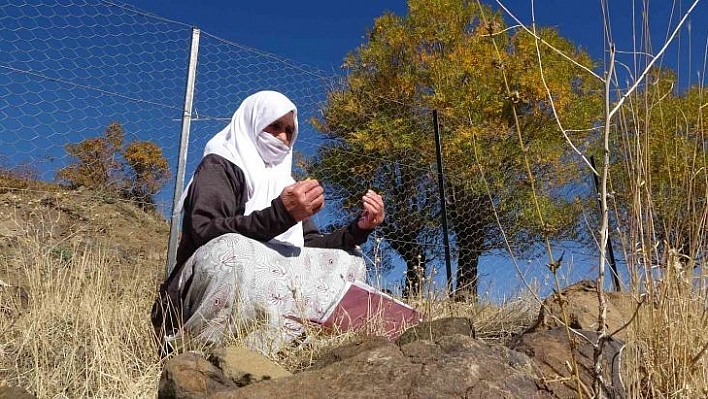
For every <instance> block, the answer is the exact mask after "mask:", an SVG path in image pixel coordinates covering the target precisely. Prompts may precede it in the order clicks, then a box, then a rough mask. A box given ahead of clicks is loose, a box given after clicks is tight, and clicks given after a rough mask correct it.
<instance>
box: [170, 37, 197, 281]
mask: <svg viewBox="0 0 708 399" xmlns="http://www.w3.org/2000/svg"><path fill="white" fill-rule="evenodd" d="M198 53H199V29H198V28H196V27H194V28H192V44H191V48H190V51H189V66H188V69H187V85H186V88H185V91H184V109H183V111H182V133H181V135H180V144H179V160H178V164H177V176H176V177H175V192H174V197H173V201H172V218H171V221H170V242H169V246H168V249H167V266H166V271H167V272H166V275H167V276H169V275H170V273H171V272H172V269H173V268H174V266H175V263H176V262H177V243H178V239H179V231H180V229H181V221H182V218H181V216H180V214H179V213H175V209H177V206H178V204H179V200H180V198H181V197H182V190H183V189H184V175H185V168H186V165H187V150H188V147H189V128H190V126H191V123H192V104H193V100H194V82H195V80H196V76H197V57H198Z"/></svg>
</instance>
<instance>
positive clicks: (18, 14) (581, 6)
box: [0, 0, 708, 292]
mask: <svg viewBox="0 0 708 399" xmlns="http://www.w3.org/2000/svg"><path fill="white" fill-rule="evenodd" d="M119 1H120V2H122V3H128V4H130V5H133V6H135V7H137V8H139V9H140V10H143V11H146V12H149V13H151V14H154V15H156V16H159V17H162V18H166V19H168V20H172V21H177V22H181V23H183V24H188V25H193V26H197V27H199V28H200V29H201V30H202V31H203V32H205V33H207V34H208V35H203V36H202V43H201V44H202V48H203V49H205V50H206V51H204V50H202V52H200V72H199V73H200V75H199V76H198V82H197V94H196V97H195V112H196V111H198V114H197V116H198V117H199V116H201V117H202V120H201V121H200V122H194V123H192V130H191V132H192V135H191V144H190V155H189V161H188V170H187V177H189V176H190V175H191V172H192V170H193V168H194V167H195V166H196V164H197V163H198V161H199V158H200V155H201V152H202V148H203V145H204V143H205V142H206V140H207V139H208V138H209V137H211V136H212V135H213V134H214V133H215V132H216V131H218V130H220V129H221V128H222V127H223V125H224V124H225V121H224V118H225V119H226V120H228V118H229V117H230V115H231V113H232V112H233V110H234V109H235V107H236V105H237V104H238V102H239V101H240V99H242V98H243V97H244V96H245V95H246V94H250V92H251V90H253V87H252V85H278V84H280V83H282V85H281V86H282V87H283V88H284V89H285V90H290V91H291V93H287V94H288V95H291V94H292V95H293V97H291V98H294V99H295V98H297V99H298V100H297V101H296V103H297V104H298V106H299V107H300V108H299V110H300V111H301V115H304V116H303V119H306V116H307V113H306V112H303V111H308V110H307V109H306V107H301V105H302V104H303V102H306V101H309V104H310V108H313V109H310V110H309V115H312V114H313V112H316V109H315V108H314V105H316V104H319V103H318V102H317V101H316V100H319V98H320V97H319V96H321V95H322V93H321V91H322V90H323V89H324V85H322V83H321V82H320V81H318V80H316V79H315V78H311V79H309V80H306V79H303V76H304V75H307V73H303V72H302V71H301V70H299V69H298V67H299V66H301V65H309V66H312V67H315V68H316V69H318V70H319V71H320V72H322V73H317V74H316V75H317V76H318V77H321V76H326V77H330V76H331V75H335V74H338V73H339V72H340V68H339V66H340V65H341V63H342V59H343V58H344V56H345V55H346V54H347V53H348V52H349V51H352V50H354V49H355V48H356V47H357V46H358V45H360V44H361V43H362V42H363V41H364V38H365V37H366V33H367V30H368V29H369V28H370V27H371V26H372V25H373V22H374V19H375V18H376V17H378V16H380V15H382V14H383V13H384V12H385V11H391V12H394V13H396V14H399V15H403V14H405V12H406V7H407V6H406V2H405V1H402V0H395V1H394V0H379V1H374V0H360V1H358V2H356V3H354V2H334V1H322V0H316V1H309V2H284V1H281V0H274V1H260V2H243V3H245V4H236V5H234V3H237V2H227V1H224V0H200V1H196V0H189V1H187V0H171V1H167V0H152V1H147V0H119ZM607 1H609V3H610V17H611V28H612V35H613V38H614V40H615V42H616V44H617V48H618V50H620V51H630V50H632V26H633V24H632V15H633V11H632V6H633V3H639V2H640V1H639V0H607ZM537 3H538V4H537V5H536V19H537V23H538V24H540V25H544V26H554V27H556V28H557V29H558V30H559V31H560V33H561V35H563V36H565V37H567V38H569V39H570V40H572V41H573V42H574V43H575V44H576V45H578V46H580V47H582V48H585V49H587V50H588V51H589V52H590V54H591V55H592V56H593V57H594V58H595V59H598V60H602V56H603V34H602V32H603V24H602V17H601V12H600V4H601V0H582V1H571V0H564V1H561V0H538V1H537ZM651 3H652V4H651V9H650V13H649V14H650V25H651V37H652V42H653V44H654V48H655V49H658V48H659V47H660V44H662V43H663V40H664V38H665V37H666V35H667V32H669V31H670V29H671V28H673V27H674V26H675V25H676V23H677V22H678V20H679V18H680V16H681V15H682V12H680V11H681V10H685V9H686V8H687V7H688V6H689V5H690V4H692V1H690V2H689V1H686V0H681V2H679V1H677V2H672V1H669V0H660V1H658V0H655V1H653V2H651ZM111 4H112V3H111V1H109V0H93V1H83V0H81V1H76V2H71V1H67V2H66V4H65V3H64V2H59V3H56V4H50V3H48V2H46V1H43V0H33V1H30V2H27V3H20V2H6V3H2V2H0V26H3V29H4V30H3V34H0V49H2V50H3V51H0V54H2V56H0V67H2V68H3V69H2V72H3V73H0V115H4V116H6V117H5V118H0V145H1V146H2V147H3V148H4V152H5V153H6V154H7V155H9V161H11V162H12V161H17V162H20V161H24V162H27V161H29V162H30V164H33V165H37V166H38V168H40V170H41V171H42V172H44V174H43V178H46V179H52V178H53V176H54V172H55V171H56V169H57V168H59V167H62V166H63V165H64V164H65V163H66V162H67V161H68V158H67V157H66V156H65V151H64V145H65V144H66V143H67V142H78V141H79V140H81V139H84V138H87V137H93V136H95V135H96V134H97V133H98V132H101V131H102V130H103V129H104V128H105V126H106V124H107V123H109V122H111V121H114V120H118V121H121V122H122V123H123V125H124V127H125V129H126V131H127V132H128V134H130V137H131V139H143V140H145V139H149V140H155V141H157V142H158V144H159V145H161V146H162V148H163V149H165V151H166V154H170V155H169V158H170V161H171V162H172V165H173V166H174V164H175V161H176V158H177V157H176V148H177V145H178V143H179V141H178V140H176V139H175V137H176V136H177V135H178V133H179V131H180V116H181V104H182V95H183V90H184V77H185V75H186V73H185V71H184V67H183V66H184V65H185V64H186V58H187V57H186V53H187V49H188V40H187V37H188V29H187V28H188V25H187V26H185V25H180V24H170V23H163V22H164V21H161V20H159V19H152V18H151V19H148V20H142V19H136V18H133V15H132V14H131V15H126V13H124V12H123V10H121V9H116V8H115V7H111V6H110V5H111ZM489 4H491V5H492V6H493V7H494V8H498V6H497V5H496V3H493V4H492V3H489ZM504 4H505V5H506V6H507V7H508V8H509V10H510V11H511V12H513V13H514V14H515V15H516V16H517V17H518V18H519V19H520V20H521V21H522V22H524V23H526V24H528V23H530V22H531V6H530V5H531V2H530V1H527V0H514V1H506V2H504ZM636 7H640V5H639V4H636ZM672 7H674V8H672ZM97 10H98V11H97ZM96 12H98V13H99V15H95V13H96ZM100 13H108V14H107V15H112V16H113V17H112V18H117V19H116V20H111V21H104V20H103V19H101V15H100ZM127 14H130V13H127ZM38 15H42V17H39V16H38ZM634 15H637V16H638V15H640V9H639V8H638V9H637V10H636V11H635V12H634ZM116 16H118V17H116ZM121 17H122V18H123V19H121ZM507 19H508V20H509V21H510V19H509V18H507ZM637 20H641V18H639V17H637ZM706 21H708V4H707V2H704V3H701V4H699V6H698V7H697V8H696V10H695V11H694V14H693V16H692V17H691V19H690V23H691V24H690V26H691V34H690V35H689V34H688V32H689V31H688V29H684V30H683V31H682V34H681V36H680V40H678V41H677V42H676V43H675V44H674V45H673V46H672V47H671V49H670V51H669V52H667V55H666V58H665V60H664V65H668V66H671V67H674V68H678V69H679V71H680V76H681V78H682V81H683V84H682V86H685V84H686V83H688V81H689V80H688V79H689V77H690V78H691V82H693V83H695V82H696V81H697V77H696V76H697V72H698V71H700V70H702V65H703V54H704V51H705V43H706V28H705V26H706V25H708V24H706V23H705V22H706ZM110 22H115V24H111V23H110ZM510 24H513V23H512V22H510ZM637 24H638V22H637ZM214 37H217V38H220V39H224V40H226V41H228V42H232V43H238V44H240V45H243V46H248V47H250V48H253V49H256V50H259V51H264V52H267V53H270V54H273V55H275V56H276V57H275V58H277V59H289V60H293V61H295V63H294V64H297V65H295V66H293V65H289V66H284V64H285V63H279V64H278V63H276V64H278V65H277V66H275V67H268V68H265V69H261V67H264V66H265V61H266V60H265V59H267V61H268V62H269V63H271V64H273V63H272V62H271V61H272V59H271V58H272V57H263V56H262V55H260V54H259V55H258V56H257V57H256V58H255V59H248V60H246V61H243V60H244V59H245V58H242V59H241V61H239V60H237V59H236V58H238V57H246V56H247V55H245V54H242V53H243V52H241V51H240V49H237V48H235V47H238V46H231V45H229V46H222V44H223V43H222V42H220V41H217V40H214ZM689 39H690V40H689ZM689 44H690V45H691V52H690V54H691V57H690V59H691V65H690V66H688V59H689V57H688V56H687V54H688V53H689V52H688V51H687V50H688V47H689ZM677 54H681V57H680V58H681V60H682V61H681V62H680V63H679V62H678V61H677V60H678V59H679V57H678V56H677ZM619 58H620V60H622V61H623V62H625V63H627V64H631V61H632V60H631V58H630V57H629V56H628V55H623V54H620V55H619ZM249 60H252V61H253V62H255V64H252V65H251V64H248V62H252V61H249ZM239 62H245V63H246V65H245V66H244V67H243V68H242V67H241V66H239ZM259 62H260V64H259ZM126 67H127V68H126ZM251 67H252V68H251ZM287 68H290V69H288V70H287V71H285V72H284V69H287ZM308 71H309V69H308ZM308 73H309V72H308ZM284 77H285V79H284ZM249 79H250V81H249ZM200 82H202V83H201V84H202V86H200ZM320 86H322V87H320ZM95 88H99V89H100V90H95ZM261 88H263V87H261ZM266 88H268V87H266ZM136 98H138V100H136ZM209 117H211V118H215V119H211V120H210V119H209ZM301 120H302V119H301ZM310 130H312V129H310ZM28 133H31V134H28ZM310 133H311V135H314V132H310ZM304 138H305V135H304V134H303V135H302V138H301V139H300V140H299V141H298V144H297V145H296V147H298V146H299V148H298V149H299V150H300V151H306V150H308V147H307V146H306V142H305V140H304ZM316 144H317V143H316V142H311V143H310V146H309V150H312V149H313V148H316ZM0 156H2V154H0ZM2 162H3V158H1V157H0V165H1V164H2ZM173 170H176V167H174V168H173ZM161 195H162V197H160V198H158V202H160V203H164V204H165V205H168V204H171V190H170V191H164V192H163V193H161ZM167 209H169V208H167ZM325 218H326V217H325ZM318 222H321V221H318ZM320 224H322V223H320ZM571 257H573V258H574V259H573V260H572V262H573V263H574V264H576V265H579V266H581V265H582V266H583V267H585V268H586V270H580V271H578V272H577V273H576V271H573V272H572V273H571V274H573V275H575V276H578V275H585V276H587V274H588V273H587V272H588V270H587V265H591V264H592V263H593V261H594V260H595V259H593V258H592V257H591V256H590V255H588V254H582V253H580V252H577V251H576V252H574V253H573V254H566V259H569V258H571ZM543 265H544V261H543V259H542V257H539V258H538V259H534V260H532V261H528V260H525V263H524V264H523V265H522V269H524V270H527V269H535V270H537V271H538V270H544V267H543ZM506 266H509V262H508V259H504V258H502V257H499V256H497V257H495V256H494V255H491V256H488V257H486V258H484V259H483V260H482V262H481V263H480V270H481V273H482V275H483V276H493V278H488V279H487V281H500V282H502V283H501V284H502V285H504V284H508V282H509V281H514V280H517V279H516V276H515V270H513V268H510V267H506ZM578 268H579V269H580V267H578ZM590 272H592V270H590ZM538 274H539V273H537V275H538ZM571 279H573V277H571ZM505 281H506V282H507V283H504V282H505ZM492 288H494V287H492ZM496 288H500V289H505V290H506V291H507V292H508V287H496ZM485 289H486V288H485V287H482V290H485Z"/></svg>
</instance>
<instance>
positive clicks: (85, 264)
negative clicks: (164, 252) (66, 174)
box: [0, 233, 161, 398]
mask: <svg viewBox="0 0 708 399" xmlns="http://www.w3.org/2000/svg"><path fill="white" fill-rule="evenodd" d="M43 238H44V237H42V236H41V235H34V236H33V235H31V234H29V233H28V234H27V235H25V236H22V237H18V240H17V241H16V243H15V245H17V246H19V247H20V248H19V249H20V251H18V252H17V253H18V254H21V255H20V256H19V257H18V258H16V259H12V260H11V261H12V262H9V263H8V264H11V265H12V267H14V268H20V272H21V273H22V277H23V278H22V280H24V281H26V285H25V286H24V287H22V288H18V287H9V286H6V287H4V288H2V289H0V303H2V304H3V312H2V313H0V336H2V341H0V354H1V355H2V356H0V380H5V381H4V382H5V383H7V384H10V385H16V386H21V387H24V388H26V389H27V390H28V391H30V392H32V393H34V394H35V395H36V396H37V397H39V398H63V397H66V398H78V397H102V398H110V397H146V396H152V395H154V394H153V393H154V392H155V387H156V384H157V379H158V376H159V373H160V369H161V368H160V364H159V362H158V359H157V356H156V351H155V347H154V344H153V340H152V336H151V334H152V329H151V328H150V324H149V317H148V312H147V310H148V309H149V306H150V303H151V300H152V295H153V289H154V286H155V281H154V275H155V273H154V272H151V271H149V270H145V268H143V267H141V265H139V264H135V265H132V267H130V268H126V267H125V266H124V265H123V266H122V267H116V266H117V264H116V263H115V262H114V261H113V259H111V258H110V257H108V256H106V255H105V254H104V252H102V251H101V250H100V249H92V250H86V248H82V247H75V248H72V250H71V252H70V254H68V253H67V254H64V257H63V259H60V258H58V257H57V254H56V253H53V252H52V250H53V248H52V247H51V246H48V245H46V244H44V243H45V240H44V239H43ZM2 272H4V271H3V270H1V269H0V273H2ZM3 274H4V273H3Z"/></svg>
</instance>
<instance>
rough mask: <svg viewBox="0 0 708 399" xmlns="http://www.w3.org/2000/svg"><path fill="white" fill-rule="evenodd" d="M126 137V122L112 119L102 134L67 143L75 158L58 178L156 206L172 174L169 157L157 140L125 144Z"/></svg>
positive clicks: (142, 203) (60, 180) (142, 204)
mask: <svg viewBox="0 0 708 399" xmlns="http://www.w3.org/2000/svg"><path fill="white" fill-rule="evenodd" d="M124 140H125V132H124V130H123V126H122V125H121V124H120V123H118V122H112V123H110V124H109V125H108V127H107V128H106V130H105V131H104V133H103V136H101V137H95V138H89V139H85V140H83V141H81V142H79V143H76V144H73V143H72V144H67V145H66V147H65V148H66V152H67V153H68V154H69V155H70V156H71V157H72V158H73V159H74V161H73V162H72V163H70V164H69V165H67V166H65V167H64V168H62V169H60V170H59V171H58V172H57V179H58V180H59V182H60V183H62V184H65V185H67V186H69V187H70V188H78V187H81V186H83V187H87V188H90V189H93V190H96V191H100V192H104V193H109V194H113V195H117V196H119V197H121V198H124V199H128V200H131V201H136V202H137V203H138V204H139V205H140V206H141V207H142V208H144V209H152V208H154V205H155V201H154V197H153V196H154V194H156V193H157V192H158V191H160V189H161V188H162V186H163V185H164V184H165V183H166V182H167V180H169V178H170V170H169V165H168V163H167V159H166V158H165V156H164V155H163V153H162V149H161V148H160V147H159V146H158V145H157V144H155V143H153V142H150V141H139V140H138V141H132V142H130V143H128V144H125V145H124Z"/></svg>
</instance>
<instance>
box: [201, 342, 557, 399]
mask: <svg viewBox="0 0 708 399" xmlns="http://www.w3.org/2000/svg"><path fill="white" fill-rule="evenodd" d="M537 372H538V370H537V369H536V366H535V365H534V363H533V362H532V361H531V360H530V359H529V357H528V356H526V355H524V354H522V353H518V352H514V351H511V350H509V349H508V348H505V347H503V346H501V345H493V344H491V345H490V344H487V343H484V342H482V341H478V340H475V339H473V338H471V337H469V336H464V335H452V336H447V337H442V338H440V339H438V341H437V342H432V341H429V340H418V341H415V342H412V343H410V344H405V345H402V346H400V347H399V346H398V345H396V344H395V343H390V342H387V343H383V344H381V345H379V346H377V347H375V348H373V349H370V350H364V351H362V352H360V353H358V354H356V355H353V356H351V357H347V358H344V359H342V360H341V361H337V362H334V363H332V364H330V365H328V366H326V367H323V368H320V369H314V370H307V371H303V372H301V373H298V374H295V375H293V376H291V377H285V378H280V379H277V380H271V381H263V382H261V383H258V384H254V385H249V386H246V387H243V388H239V389H235V390H229V391H221V392H218V393H217V394H214V395H213V396H211V397H210V398H212V399H226V398H362V397H371V398H373V397H382V398H392V397H411V398H433V397H434V398H461V397H467V398H488V397H492V398H548V397H550V396H549V394H548V392H545V391H541V390H539V389H538V387H537V379H536V373H537Z"/></svg>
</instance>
